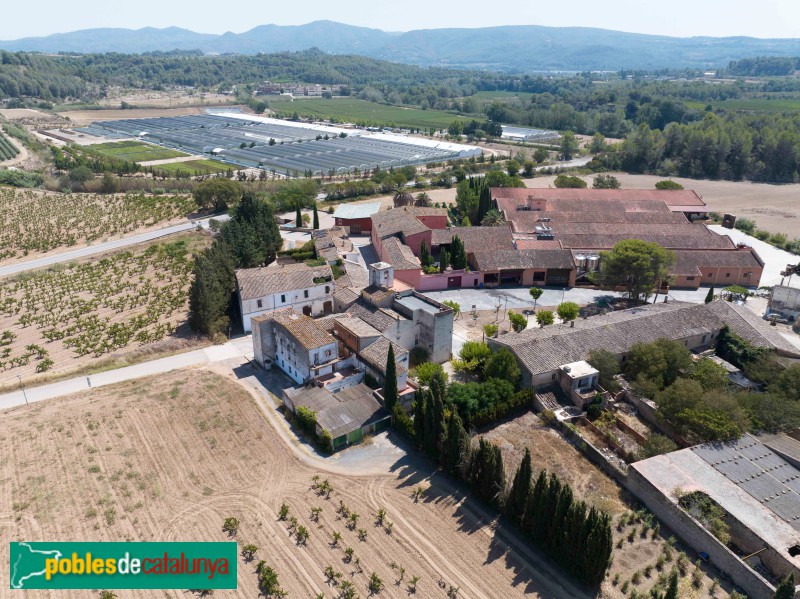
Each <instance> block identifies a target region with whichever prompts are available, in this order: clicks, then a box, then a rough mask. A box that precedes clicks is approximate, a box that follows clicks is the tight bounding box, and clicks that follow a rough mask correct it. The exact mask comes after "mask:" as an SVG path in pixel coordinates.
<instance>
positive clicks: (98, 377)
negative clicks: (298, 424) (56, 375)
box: [0, 335, 253, 410]
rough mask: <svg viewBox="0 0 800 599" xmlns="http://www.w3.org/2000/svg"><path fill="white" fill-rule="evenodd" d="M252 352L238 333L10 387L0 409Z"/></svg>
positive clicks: (249, 341) (246, 339) (248, 340)
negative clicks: (142, 359)
mask: <svg viewBox="0 0 800 599" xmlns="http://www.w3.org/2000/svg"><path fill="white" fill-rule="evenodd" d="M252 354H253V341H252V337H251V336H250V335H247V336H245V337H238V338H236V339H233V340H231V341H228V342H227V343H224V344H222V345H212V346H210V347H204V348H202V349H196V350H194V351H190V352H185V353H182V354H175V355H174V356H169V357H166V358H159V359H158V360H150V361H149V362H142V363H141V364H134V365H133V366H126V367H125V368H117V369H115V370H108V371H106V372H101V373H98V374H93V375H91V376H79V377H75V378H73V379H68V380H66V381H61V382H58V383H52V384H49V385H42V386H40V387H30V388H27V389H25V391H24V392H23V391H22V390H19V391H12V392H10V393H5V394H3V395H0V410H5V409H8V408H13V407H16V406H21V405H24V404H26V403H34V402H37V401H43V400H45V399H53V398H54V397H61V396H62V395H69V394H70V393H77V392H78V391H84V390H86V389H91V388H94V387H103V386H105V385H113V384H114V383H121V382H123V381H130V380H133V379H139V378H144V377H148V376H151V375H154V374H162V373H164V372H169V371H171V370H176V369H178V368H187V367H189V366H196V365H198V364H208V363H211V362H222V361H225V360H230V359H231V358H239V359H241V358H248V357H252Z"/></svg>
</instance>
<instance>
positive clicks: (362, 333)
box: [335, 314, 381, 338]
mask: <svg viewBox="0 0 800 599" xmlns="http://www.w3.org/2000/svg"><path fill="white" fill-rule="evenodd" d="M335 320H336V325H337V326H340V327H343V328H345V329H347V330H348V331H349V332H350V333H351V334H353V335H355V336H356V337H359V338H364V337H380V336H381V332H380V331H379V330H378V329H376V328H375V327H373V326H372V325H371V324H369V323H367V322H365V321H364V320H362V319H360V318H357V317H353V316H350V315H349V314H347V315H344V316H339V317H338V318H336V319H335Z"/></svg>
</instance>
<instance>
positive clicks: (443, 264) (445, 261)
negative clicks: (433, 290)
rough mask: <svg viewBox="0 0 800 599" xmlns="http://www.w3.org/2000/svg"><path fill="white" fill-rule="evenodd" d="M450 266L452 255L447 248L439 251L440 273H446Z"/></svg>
mask: <svg viewBox="0 0 800 599" xmlns="http://www.w3.org/2000/svg"><path fill="white" fill-rule="evenodd" d="M448 266H450V253H449V252H448V251H447V249H446V248H442V249H441V250H440V251H439V272H445V271H446V270H447V267H448Z"/></svg>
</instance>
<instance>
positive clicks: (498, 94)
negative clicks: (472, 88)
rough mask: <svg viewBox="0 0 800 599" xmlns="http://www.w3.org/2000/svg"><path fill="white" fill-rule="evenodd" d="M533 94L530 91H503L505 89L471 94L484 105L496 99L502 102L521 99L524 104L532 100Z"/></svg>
mask: <svg viewBox="0 0 800 599" xmlns="http://www.w3.org/2000/svg"><path fill="white" fill-rule="evenodd" d="M532 95H533V94H532V93H530V92H503V91H495V92H478V93H477V94H475V95H474V96H470V97H471V98H474V99H475V100H477V102H478V104H479V105H481V106H483V105H485V104H491V103H492V102H494V101H495V100H498V101H500V102H510V101H515V100H517V99H519V100H520V101H521V102H522V103H523V104H525V103H527V102H528V100H530V98H531V96H532Z"/></svg>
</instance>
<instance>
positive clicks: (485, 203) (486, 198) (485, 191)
mask: <svg viewBox="0 0 800 599" xmlns="http://www.w3.org/2000/svg"><path fill="white" fill-rule="evenodd" d="M491 209H492V192H491V190H490V188H489V186H488V185H486V184H485V183H484V184H483V185H481V191H480V196H479V199H478V223H481V222H483V217H484V216H486V213H487V212H489V210H491Z"/></svg>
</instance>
